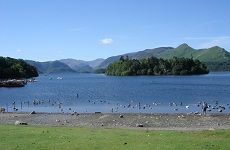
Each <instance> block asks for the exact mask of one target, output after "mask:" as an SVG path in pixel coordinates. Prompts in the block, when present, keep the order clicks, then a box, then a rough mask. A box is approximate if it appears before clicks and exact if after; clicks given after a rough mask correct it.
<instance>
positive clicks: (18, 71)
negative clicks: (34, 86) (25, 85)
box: [0, 57, 38, 79]
mask: <svg viewBox="0 0 230 150" xmlns="http://www.w3.org/2000/svg"><path fill="white" fill-rule="evenodd" d="M37 76H38V72H37V69H36V68H35V67H33V66H31V65H29V64H27V63H26V62H25V61H24V60H22V59H14V58H10V57H0V79H20V78H31V77H37Z"/></svg>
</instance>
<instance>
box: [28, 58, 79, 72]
mask: <svg viewBox="0 0 230 150" xmlns="http://www.w3.org/2000/svg"><path fill="white" fill-rule="evenodd" d="M25 61H26V62H27V63H28V64H30V65H32V66H34V67H36V68H37V70H38V72H39V73H46V74H49V73H60V72H75V71H74V70H73V69H71V68H70V67H69V66H68V65H66V64H64V63H62V62H60V61H47V62H37V61H32V60H25Z"/></svg>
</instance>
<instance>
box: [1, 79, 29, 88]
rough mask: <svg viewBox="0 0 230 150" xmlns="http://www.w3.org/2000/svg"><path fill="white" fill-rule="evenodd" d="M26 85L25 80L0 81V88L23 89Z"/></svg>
mask: <svg viewBox="0 0 230 150" xmlns="http://www.w3.org/2000/svg"><path fill="white" fill-rule="evenodd" d="M26 83H27V82H26V80H16V79H11V80H0V87H24V86H25V85H26Z"/></svg>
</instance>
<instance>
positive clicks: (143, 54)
mask: <svg viewBox="0 0 230 150" xmlns="http://www.w3.org/2000/svg"><path fill="white" fill-rule="evenodd" d="M170 50H173V47H159V48H155V49H146V50H144V51H138V52H134V53H127V54H123V55H118V56H112V57H109V58H107V59H105V60H104V61H103V62H102V63H101V64H100V65H99V68H106V67H107V66H108V65H109V64H110V63H112V62H114V61H117V60H119V59H120V57H121V56H128V57H129V58H131V59H142V58H148V57H151V56H155V57H158V58H160V56H161V54H162V53H166V52H168V51H170Z"/></svg>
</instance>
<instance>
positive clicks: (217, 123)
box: [0, 113, 230, 130]
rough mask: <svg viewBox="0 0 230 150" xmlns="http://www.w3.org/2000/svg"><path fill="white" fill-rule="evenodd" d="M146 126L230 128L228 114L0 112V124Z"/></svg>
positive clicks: (157, 127)
mask: <svg viewBox="0 0 230 150" xmlns="http://www.w3.org/2000/svg"><path fill="white" fill-rule="evenodd" d="M16 121H20V122H24V123H27V124H29V125H48V126H76V127H109V128H114V127H116V128H145V129H146V128H148V129H156V130H157V129H160V130H164V129H165V130H203V129H207V130H213V129H230V114H229V113H223V114H207V115H206V116H203V115H200V114H196V115H195V114H145V113H124V114H118V113H80V114H78V113H75V114H58V113H36V114H29V113H0V124H15V122H16Z"/></svg>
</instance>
